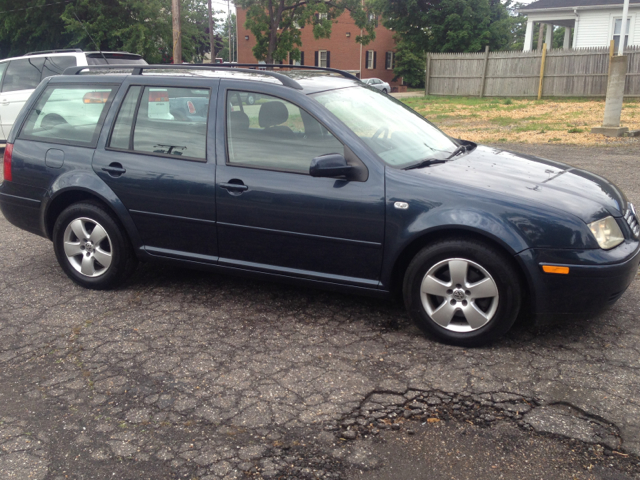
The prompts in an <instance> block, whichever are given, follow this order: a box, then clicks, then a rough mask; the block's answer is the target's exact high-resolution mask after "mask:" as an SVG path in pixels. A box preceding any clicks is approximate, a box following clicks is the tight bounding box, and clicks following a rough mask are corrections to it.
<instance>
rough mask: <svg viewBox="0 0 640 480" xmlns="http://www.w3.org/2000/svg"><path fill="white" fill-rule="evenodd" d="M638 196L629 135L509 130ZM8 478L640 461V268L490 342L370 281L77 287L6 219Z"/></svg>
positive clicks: (639, 178) (636, 474) (328, 472)
mask: <svg viewBox="0 0 640 480" xmlns="http://www.w3.org/2000/svg"><path fill="white" fill-rule="evenodd" d="M511 148H512V149H513V150H517V151H522V152H526V153H532V154H538V155H540V156H543V157H546V158H552V159H557V160H562V161H565V162H567V163H569V164H572V165H575V166H579V167H584V168H587V169H590V170H592V171H594V172H596V173H599V174H602V175H604V176H606V177H607V178H609V179H610V180H612V181H614V182H615V183H617V184H618V185H619V186H621V187H622V188H623V190H624V191H625V192H626V193H627V195H628V196H629V198H630V199H631V200H632V201H635V203H636V204H638V205H640V173H639V172H640V170H639V169H638V166H637V162H638V160H639V158H638V154H637V152H636V151H634V150H632V149H629V148H628V147H627V148H626V149H621V148H599V149H597V148H588V149H587V148H576V147H566V146H558V145H549V146H546V145H543V146H536V145H517V146H512V147H511ZM0 252H2V255H0V478H2V479H19V480H22V479H44V480H62V479H107V478H118V479H147V478H149V479H154V480H156V479H176V478H186V479H189V480H193V479H201V480H205V479H206V480H213V479H239V478H283V479H285V478H289V479H306V478H310V479H311V478H327V479H364V478H367V479H372V480H383V479H392V478H393V479H395V480H412V479H426V478H429V479H431V478H433V479H440V478H452V479H463V478H473V479H477V478H483V479H484V478H513V479H521V478H531V479H533V478H595V479H626V478H640V458H639V456H640V420H639V419H640V395H639V394H640V356H639V345H640V324H639V322H638V318H639V314H640V309H639V307H638V305H639V304H638V302H639V300H640V283H639V282H638V281H637V280H636V281H635V282H634V283H633V284H632V286H631V287H630V289H629V290H628V291H627V292H626V293H625V294H624V295H623V296H622V298H621V299H620V300H619V301H618V302H617V303H616V304H615V305H614V306H613V307H612V308H611V309H609V310H608V311H607V312H605V313H604V314H602V315H600V316H598V317H595V318H592V319H582V320H578V321H573V322H565V323H562V324H558V325H553V326H548V327H544V328H534V327H531V326H529V325H527V324H518V325H516V327H515V328H514V329H513V331H512V332H510V333H509V334H508V335H507V336H506V337H505V338H503V339H502V340H500V341H498V342H496V343H494V344H493V345H491V346H488V347H485V348H476V349H463V348H457V347H452V346H447V345H443V344H440V343H438V342H435V341H434V340H432V339H430V338H427V337H425V336H424V335H423V334H421V333H420V331H419V330H418V329H417V328H415V327H414V326H413V325H412V324H411V322H410V320H409V319H408V317H407V315H406V314H405V313H404V310H403V307H402V306H401V305H399V304H395V303H390V302H386V301H381V300H375V299H370V298H363V297H356V296H350V295H343V294H338V293H331V292H323V291H319V290H311V289H306V288H296V287H293V286H286V285H279V284H276V283H266V282H257V281H250V280H246V279H242V278H235V277H230V276H223V275H216V274H211V273H205V272H199V271H191V270H186V269H179V268H174V267H167V266H159V265H142V266H141V268H140V269H139V270H138V271H137V273H136V274H135V275H134V277H133V278H132V279H131V281H129V282H128V283H127V285H126V286H124V287H123V288H121V289H118V290H114V291H108V292H96V291H90V290H85V289H82V288H81V287H78V286H76V285H74V284H73V283H72V282H71V281H70V280H68V279H67V277H66V276H65V275H64V274H63V273H62V271H61V270H60V268H59V267H58V265H57V263H56V260H55V256H54V254H53V249H52V246H51V243H50V242H49V241H47V240H45V239H43V238H40V237H37V236H34V235H31V234H28V233H26V232H23V231H21V230H18V229H17V228H15V227H13V226H11V225H10V224H9V223H8V222H7V221H6V220H5V219H4V218H2V217H1V216H0Z"/></svg>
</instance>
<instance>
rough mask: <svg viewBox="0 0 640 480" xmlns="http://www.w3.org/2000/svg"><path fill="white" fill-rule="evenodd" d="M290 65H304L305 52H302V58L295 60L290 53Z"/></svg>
mask: <svg viewBox="0 0 640 480" xmlns="http://www.w3.org/2000/svg"><path fill="white" fill-rule="evenodd" d="M289 65H304V52H300V60H294V59H293V55H291V54H289Z"/></svg>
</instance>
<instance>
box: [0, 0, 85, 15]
mask: <svg viewBox="0 0 640 480" xmlns="http://www.w3.org/2000/svg"><path fill="white" fill-rule="evenodd" d="M72 1H73V0H65V1H64V2H54V3H45V4H44V5H34V6H33V7H25V8H14V9H13V10H4V11H2V12H0V13H11V12H24V11H25V10H32V9H34V8H44V7H49V6H51V5H60V4H63V3H72Z"/></svg>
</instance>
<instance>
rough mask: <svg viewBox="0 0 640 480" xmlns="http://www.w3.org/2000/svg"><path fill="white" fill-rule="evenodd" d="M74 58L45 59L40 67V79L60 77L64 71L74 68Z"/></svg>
mask: <svg viewBox="0 0 640 480" xmlns="http://www.w3.org/2000/svg"><path fill="white" fill-rule="evenodd" d="M76 64H77V63H76V57H73V56H64V57H57V56H56V57H45V59H44V65H43V67H42V79H45V78H47V77H52V76H54V75H62V74H63V73H64V71H65V69H67V68H69V67H75V66H76Z"/></svg>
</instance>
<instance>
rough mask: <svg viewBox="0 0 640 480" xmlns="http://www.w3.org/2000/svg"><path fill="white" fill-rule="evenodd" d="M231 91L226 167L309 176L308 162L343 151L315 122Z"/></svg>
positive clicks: (293, 109)
mask: <svg viewBox="0 0 640 480" xmlns="http://www.w3.org/2000/svg"><path fill="white" fill-rule="evenodd" d="M249 96H250V95H248V94H247V93H244V92H235V91H231V92H229V94H228V97H227V99H228V101H227V139H228V146H229V163H230V164H238V165H246V166H252V167H259V168H266V169H270V170H283V171H290V172H298V173H309V166H310V165H311V160H312V159H313V158H315V157H318V156H320V155H325V154H327V153H341V154H342V153H344V147H343V146H342V144H341V143H340V142H339V141H338V139H336V138H335V137H334V136H333V135H332V134H331V133H330V132H329V131H328V130H327V129H326V128H324V127H323V126H322V125H321V124H320V123H319V122H318V121H317V120H316V119H315V118H313V117H312V116H311V115H309V114H308V113H307V112H305V111H304V110H301V109H300V108H299V107H297V106H296V105H294V104H292V103H289V102H287V101H286V100H282V99H280V98H276V97H271V96H268V95H260V98H259V99H258V100H256V101H255V103H254V104H253V105H249V104H248V103H247V98H249Z"/></svg>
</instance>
